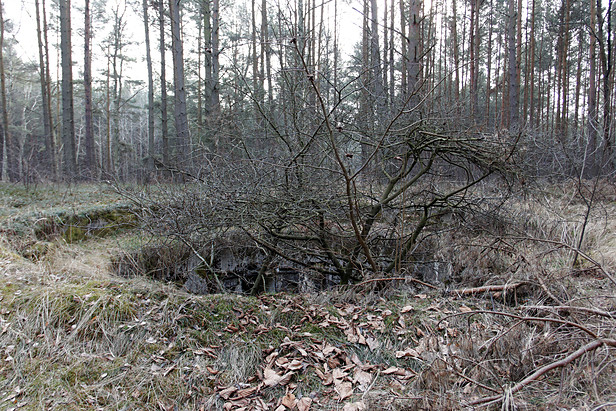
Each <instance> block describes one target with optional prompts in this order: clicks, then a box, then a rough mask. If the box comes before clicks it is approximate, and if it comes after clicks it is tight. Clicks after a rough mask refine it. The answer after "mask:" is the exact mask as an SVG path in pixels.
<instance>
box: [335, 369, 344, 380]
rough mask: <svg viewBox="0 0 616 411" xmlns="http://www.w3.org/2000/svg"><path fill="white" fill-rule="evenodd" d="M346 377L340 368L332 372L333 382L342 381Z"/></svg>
mask: <svg viewBox="0 0 616 411" xmlns="http://www.w3.org/2000/svg"><path fill="white" fill-rule="evenodd" d="M346 376H347V373H346V372H344V371H342V370H341V369H340V368H336V369H334V370H333V371H332V377H333V378H334V380H342V379H344V377H346Z"/></svg>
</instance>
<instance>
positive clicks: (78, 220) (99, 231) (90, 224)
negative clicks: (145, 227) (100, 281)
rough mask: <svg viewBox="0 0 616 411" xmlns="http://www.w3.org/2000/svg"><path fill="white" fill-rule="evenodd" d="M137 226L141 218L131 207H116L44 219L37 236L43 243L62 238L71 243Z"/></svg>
mask: <svg viewBox="0 0 616 411" xmlns="http://www.w3.org/2000/svg"><path fill="white" fill-rule="evenodd" d="M136 225H137V216H136V215H135V213H134V212H133V211H132V210H131V208H130V207H129V206H127V205H113V206H105V207H100V208H93V209H89V210H85V211H82V212H80V213H77V214H74V213H69V212H59V213H56V214H53V215H48V216H43V217H41V218H39V219H38V220H37V221H36V223H35V224H34V236H35V237H36V238H37V239H39V240H50V239H54V238H57V237H61V238H62V239H63V240H65V241H66V242H67V243H69V244H70V243H75V242H78V241H82V240H84V239H87V238H100V237H106V236H108V235H110V234H113V233H115V232H117V231H118V230H121V229H129V228H134V227H135V226H136Z"/></svg>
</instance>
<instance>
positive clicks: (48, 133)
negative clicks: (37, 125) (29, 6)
mask: <svg viewBox="0 0 616 411" xmlns="http://www.w3.org/2000/svg"><path fill="white" fill-rule="evenodd" d="M34 5H35V10H36V37H37V41H38V52H39V71H40V78H41V100H42V101H41V104H42V106H43V132H44V134H45V136H44V137H45V152H46V154H47V161H48V164H47V166H48V170H49V172H50V176H51V178H52V180H55V178H56V175H55V174H56V166H55V165H56V155H55V154H56V149H55V144H54V138H53V132H52V120H51V106H50V104H49V99H50V98H51V96H50V95H49V94H48V93H47V90H48V88H47V81H48V70H49V67H48V66H47V65H46V64H45V44H44V42H43V32H42V24H41V10H40V5H39V0H35V1H34Z"/></svg>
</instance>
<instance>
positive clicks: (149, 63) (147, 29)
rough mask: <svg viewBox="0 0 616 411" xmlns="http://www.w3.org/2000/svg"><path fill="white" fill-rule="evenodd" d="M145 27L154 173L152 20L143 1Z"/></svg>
mask: <svg viewBox="0 0 616 411" xmlns="http://www.w3.org/2000/svg"><path fill="white" fill-rule="evenodd" d="M143 25H144V29H145V58H146V64H147V66H148V156H147V158H148V172H150V173H151V172H153V171H154V77H153V74H152V53H151V51H150V18H149V16H148V2H147V0H143Z"/></svg>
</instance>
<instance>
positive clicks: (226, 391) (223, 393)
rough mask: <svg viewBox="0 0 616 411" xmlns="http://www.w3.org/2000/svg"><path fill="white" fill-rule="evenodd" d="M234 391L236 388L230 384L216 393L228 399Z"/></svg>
mask: <svg viewBox="0 0 616 411" xmlns="http://www.w3.org/2000/svg"><path fill="white" fill-rule="evenodd" d="M235 391H237V388H235V387H233V386H231V387H227V388H225V389H224V390H222V391H221V392H219V393H218V395H220V396H221V397H222V398H223V399H225V400H228V399H229V398H231V395H232V394H233V393H234V392H235Z"/></svg>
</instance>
